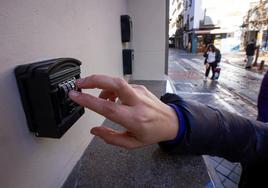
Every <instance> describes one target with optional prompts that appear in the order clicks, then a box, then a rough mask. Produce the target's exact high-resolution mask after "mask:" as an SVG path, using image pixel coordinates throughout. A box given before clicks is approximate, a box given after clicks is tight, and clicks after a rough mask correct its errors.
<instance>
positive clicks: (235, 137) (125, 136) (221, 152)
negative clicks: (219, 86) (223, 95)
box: [69, 75, 268, 188]
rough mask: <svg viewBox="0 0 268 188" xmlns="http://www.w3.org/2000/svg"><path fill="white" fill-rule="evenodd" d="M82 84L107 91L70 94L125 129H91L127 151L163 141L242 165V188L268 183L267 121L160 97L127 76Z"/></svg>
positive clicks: (172, 148)
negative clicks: (133, 83)
mask: <svg viewBox="0 0 268 188" xmlns="http://www.w3.org/2000/svg"><path fill="white" fill-rule="evenodd" d="M76 87H77V88H81V89H94V88H98V89H102V91H101V93H100V95H99V97H95V96H93V95H90V94H86V93H82V92H79V91H70V92H69V97H70V98H71V99H72V100H73V101H74V102H76V103H77V104H80V105H81V106H84V107H87V108H89V109H91V110H93V111H95V112H97V113H99V114H101V115H103V116H105V117H106V118H108V119H110V120H112V121H114V122H115V123H118V124H119V125H121V126H122V127H124V128H125V129H124V131H117V130H114V129H111V128H108V127H105V126H100V127H94V128H93V129H91V133H92V134H93V135H95V136H98V137H100V138H101V139H103V140H104V141H105V142H106V143H108V144H112V145H115V146H120V147H123V148H126V149H135V148H140V147H145V146H147V145H151V144H156V143H158V144H159V146H160V148H162V149H163V151H165V152H168V153H170V154H171V155H181V154H192V155H212V156H219V157H223V158H225V159H228V160H229V161H232V162H240V163H241V165H242V175H241V178H240V182H239V187H240V188H245V187H268V182H267V169H268V126H267V124H266V123H263V122H260V121H257V120H249V119H247V118H245V117H242V116H239V115H237V114H234V113H230V112H227V111H225V110H222V109H216V108H214V107H211V106H207V105H204V104H201V103H197V102H195V101H190V100H185V99H183V98H181V97H180V96H178V95H175V94H165V95H164V96H162V97H161V99H160V100H159V99H158V98H157V97H156V96H154V95H153V94H152V93H151V92H149V91H148V90H147V89H146V88H145V87H144V86H139V85H130V84H128V83H127V82H126V81H125V80H124V79H122V78H116V77H110V76H106V75H92V76H89V77H86V78H83V79H79V80H77V81H76ZM117 98H118V99H119V101H120V102H117ZM178 183H179V182H178ZM178 187H179V185H178Z"/></svg>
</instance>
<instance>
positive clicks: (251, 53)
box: [245, 40, 256, 69]
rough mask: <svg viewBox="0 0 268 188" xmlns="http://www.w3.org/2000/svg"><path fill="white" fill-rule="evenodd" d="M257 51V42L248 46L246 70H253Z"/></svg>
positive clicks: (251, 42) (252, 42)
mask: <svg viewBox="0 0 268 188" xmlns="http://www.w3.org/2000/svg"><path fill="white" fill-rule="evenodd" d="M255 50H256V45H255V42H254V41H253V40H252V41H250V42H249V43H248V44H247V47H246V55H247V64H246V67H245V68H246V69H251V66H252V62H253V59H254V54H255Z"/></svg>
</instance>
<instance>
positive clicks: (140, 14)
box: [127, 0, 166, 80]
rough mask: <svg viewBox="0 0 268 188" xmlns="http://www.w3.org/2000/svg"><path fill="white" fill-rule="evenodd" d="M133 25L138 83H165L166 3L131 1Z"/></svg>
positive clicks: (135, 69)
mask: <svg viewBox="0 0 268 188" xmlns="http://www.w3.org/2000/svg"><path fill="white" fill-rule="evenodd" d="M127 3H128V5H127V7H128V12H129V15H130V16H131V17H132V22H133V42H132V47H133V49H134V56H135V60H134V64H133V78H134V79H136V80H163V79H164V75H165V46H166V30H165V29H166V1H163V0H128V1H127Z"/></svg>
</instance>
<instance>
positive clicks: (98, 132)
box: [69, 75, 179, 149]
mask: <svg viewBox="0 0 268 188" xmlns="http://www.w3.org/2000/svg"><path fill="white" fill-rule="evenodd" d="M76 86H77V87H78V88H81V89H94V88H99V89H102V92H101V93H100V95H99V97H95V96H92V95H89V94H85V93H81V92H77V91H70V92H69V97H70V98H71V99H72V100H73V101H74V102H76V103H78V104H80V105H81V106H84V107H86V108H89V109H90V110H93V111H95V112H97V113H99V114H101V115H103V116H105V117H106V118H108V119H110V120H111V121H114V122H116V123H118V124H120V125H121V126H123V127H124V128H125V129H126V131H123V132H119V131H116V130H113V129H110V128H108V127H105V126H100V127H94V128H93V129H91V133H92V134H94V135H95V136H99V137H100V138H102V139H103V140H104V141H105V142H106V143H108V144H112V145H117V146H121V147H124V148H128V149H132V148H138V147H142V146H146V145H150V144H154V143H158V142H160V141H166V140H172V139H174V138H175V137H176V135H177V132H178V129H179V123H178V117H177V115H176V113H175V111H174V110H173V109H172V108H171V107H169V106H168V105H166V104H164V103H162V102H161V101H160V100H159V99H158V98H157V97H156V96H154V95H153V94H152V93H151V92H149V91H148V90H147V89H146V88H145V87H144V86H140V85H129V84H128V83H127V82H126V81H125V80H123V79H122V78H116V77H110V76H105V75H92V76H89V77H86V78H84V79H79V80H77V81H76ZM117 98H118V99H119V100H120V103H118V102H115V101H116V99H117Z"/></svg>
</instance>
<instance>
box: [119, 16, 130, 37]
mask: <svg viewBox="0 0 268 188" xmlns="http://www.w3.org/2000/svg"><path fill="white" fill-rule="evenodd" d="M120 22H121V41H122V42H130V41H131V35H132V20H131V17H130V16H129V15H122V16H121V17H120Z"/></svg>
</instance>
